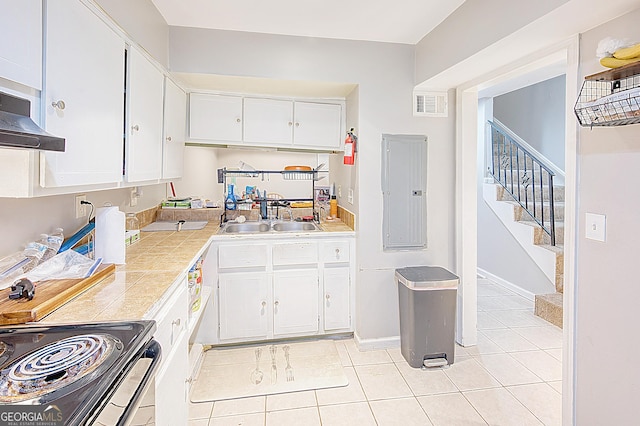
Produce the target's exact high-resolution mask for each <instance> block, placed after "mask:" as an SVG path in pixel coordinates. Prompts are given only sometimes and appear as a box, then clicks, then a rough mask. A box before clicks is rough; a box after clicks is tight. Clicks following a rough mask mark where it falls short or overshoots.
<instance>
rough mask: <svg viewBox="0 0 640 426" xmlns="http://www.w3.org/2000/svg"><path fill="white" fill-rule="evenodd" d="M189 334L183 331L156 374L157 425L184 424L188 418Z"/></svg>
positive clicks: (172, 425) (171, 425) (173, 425)
mask: <svg viewBox="0 0 640 426" xmlns="http://www.w3.org/2000/svg"><path fill="white" fill-rule="evenodd" d="M188 343H189V336H188V335H187V333H186V332H183V333H182V334H181V335H180V337H179V339H178V341H177V342H176V345H175V347H174V350H173V352H172V353H171V354H165V353H164V352H163V355H162V356H163V357H164V356H169V357H170V358H168V359H166V361H165V362H164V367H163V368H161V369H160V372H159V373H158V374H157V375H156V422H155V424H156V425H157V426H175V425H183V424H186V422H187V419H188V418H189V383H188V382H187V380H186V378H187V377H188V376H189V350H188V346H189V345H188Z"/></svg>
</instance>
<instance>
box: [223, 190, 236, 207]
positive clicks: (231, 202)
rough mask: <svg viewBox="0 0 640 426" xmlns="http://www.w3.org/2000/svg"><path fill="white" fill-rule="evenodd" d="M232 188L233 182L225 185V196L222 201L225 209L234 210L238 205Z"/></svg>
mask: <svg viewBox="0 0 640 426" xmlns="http://www.w3.org/2000/svg"><path fill="white" fill-rule="evenodd" d="M233 190H234V189H233V184H232V183H230V184H229V186H228V187H227V198H226V199H225V201H224V205H225V208H226V209H227V210H235V209H236V207H237V205H238V200H237V199H236V194H234V192H233Z"/></svg>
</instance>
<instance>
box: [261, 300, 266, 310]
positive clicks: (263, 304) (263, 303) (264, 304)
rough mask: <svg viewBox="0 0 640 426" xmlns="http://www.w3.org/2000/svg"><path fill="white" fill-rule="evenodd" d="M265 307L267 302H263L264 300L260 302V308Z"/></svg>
mask: <svg viewBox="0 0 640 426" xmlns="http://www.w3.org/2000/svg"><path fill="white" fill-rule="evenodd" d="M265 306H267V302H265V301H264V300H263V301H262V307H263V308H264V307H265Z"/></svg>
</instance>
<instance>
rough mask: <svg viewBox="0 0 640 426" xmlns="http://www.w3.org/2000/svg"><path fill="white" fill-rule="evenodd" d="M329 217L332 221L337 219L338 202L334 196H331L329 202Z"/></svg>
mask: <svg viewBox="0 0 640 426" xmlns="http://www.w3.org/2000/svg"><path fill="white" fill-rule="evenodd" d="M329 215H330V216H331V217H333V218H334V219H335V218H336V217H338V200H337V199H336V196H335V195H332V196H331V201H329Z"/></svg>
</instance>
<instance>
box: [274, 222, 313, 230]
mask: <svg viewBox="0 0 640 426" xmlns="http://www.w3.org/2000/svg"><path fill="white" fill-rule="evenodd" d="M272 229H273V230H274V231H276V232H287V231H305V232H306V231H319V230H320V228H318V227H317V226H316V224H315V223H313V222H278V223H274V224H273V226H272Z"/></svg>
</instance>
